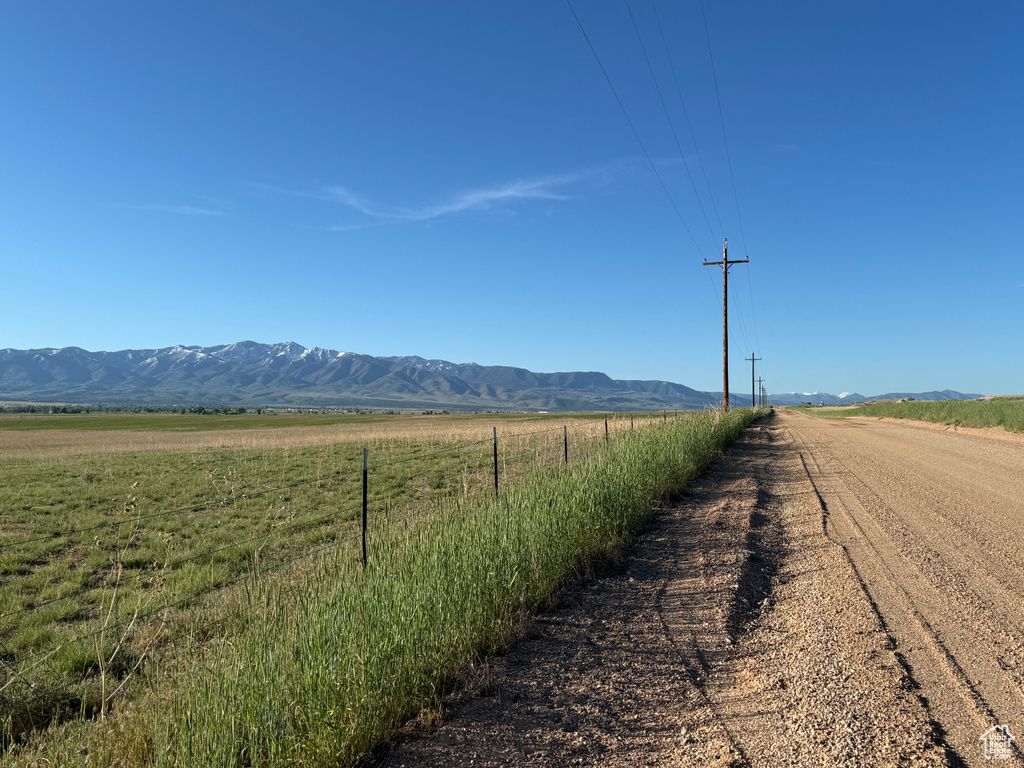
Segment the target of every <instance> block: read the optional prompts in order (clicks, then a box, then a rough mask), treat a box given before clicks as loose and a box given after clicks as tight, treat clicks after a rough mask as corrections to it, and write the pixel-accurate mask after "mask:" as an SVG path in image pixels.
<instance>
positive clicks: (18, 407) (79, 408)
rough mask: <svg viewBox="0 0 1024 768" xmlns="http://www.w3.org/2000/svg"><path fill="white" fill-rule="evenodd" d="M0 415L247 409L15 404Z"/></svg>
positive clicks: (228, 411)
mask: <svg viewBox="0 0 1024 768" xmlns="http://www.w3.org/2000/svg"><path fill="white" fill-rule="evenodd" d="M255 412H256V413H257V414H262V413H263V409H262V408H257V409H256V411H255ZM0 413H179V414H186V413H196V414H201V415H204V416H212V415H220V416H237V415H239V414H243V413H249V409H248V408H245V407H242V406H239V407H237V408H230V407H227V406H224V407H211V406H205V405H192V406H183V405H45V404H40V405H32V404H30V403H16V404H7V405H0Z"/></svg>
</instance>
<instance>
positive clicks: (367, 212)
mask: <svg viewBox="0 0 1024 768" xmlns="http://www.w3.org/2000/svg"><path fill="white" fill-rule="evenodd" d="M584 176H585V174H581V173H569V174H560V175H555V176H544V177H539V178H533V179H515V180H513V181H508V182H504V183H502V184H496V185H494V186H491V187H482V188H475V189H468V190H465V191H462V192H459V193H457V194H455V195H453V196H451V197H449V198H447V199H445V200H441V201H439V202H434V203H429V204H426V205H420V206H404V205H386V204H382V203H379V202H377V201H374V200H371V199H369V198H367V197H365V196H363V195H360V194H358V193H357V192H354V191H353V190H352V189H350V188H349V187H345V186H342V185H337V184H335V185H323V186H320V187H317V188H313V189H307V190H301V189H298V190H296V189H287V188H282V187H277V186H273V185H268V184H256V185H255V186H256V187H258V188H259V189H262V190H264V191H268V192H274V193H277V194H283V195H288V196H291V197H303V198H307V199H313V200H321V201H324V202H330V203H336V204H338V205H341V206H343V207H345V208H348V209H349V210H351V211H354V212H356V213H358V214H360V215H361V216H363V217H364V220H363V221H362V222H357V223H352V224H344V225H340V226H336V227H332V229H335V230H338V231H349V230H354V229H364V228H366V227H370V226H379V225H381V224H387V223H414V222H425V221H431V220H434V219H440V218H444V217H447V216H456V215H458V214H462V213H468V212H472V211H483V210H492V209H497V208H509V207H511V206H513V205H514V204H516V203H519V202H524V201H529V200H549V201H550V200H569V199H571V195H570V194H569V193H568V191H567V187H569V186H570V185H571V184H573V183H576V182H579V181H581V180H582V179H583V178H584Z"/></svg>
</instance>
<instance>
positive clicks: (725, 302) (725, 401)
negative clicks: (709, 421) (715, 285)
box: [704, 240, 750, 411]
mask: <svg viewBox="0 0 1024 768" xmlns="http://www.w3.org/2000/svg"><path fill="white" fill-rule="evenodd" d="M749 261H750V259H749V258H746V259H736V260H735V261H729V241H728V240H726V241H725V242H724V243H723V244H722V260H721V261H708V260H707V259H705V260H704V266H705V267H715V266H718V265H719V264H721V265H722V410H725V411H728V410H729V267H731V266H732V265H733V264H746V263H747V262H749Z"/></svg>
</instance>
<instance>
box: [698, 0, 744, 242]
mask: <svg viewBox="0 0 1024 768" xmlns="http://www.w3.org/2000/svg"><path fill="white" fill-rule="evenodd" d="M700 14H701V16H702V17H703V18H704V36H705V37H706V38H707V41H708V58H709V59H710V60H711V77H712V79H713V80H714V82H715V97H716V98H717V100H718V117H719V119H720V120H721V122H722V140H723V141H724V142H725V157H726V160H728V162H729V179H730V180H731V181H732V196H733V200H735V201H736V218H737V219H738V220H739V224H740V238H741V239H742V240H743V253H744V255H746V254H747V238H746V235H745V234H744V233H743V217H742V216H741V215H740V198H739V195H738V194H737V193H736V177H735V176H733V173H732V155H731V154H730V152H729V137H728V136H727V135H726V132H725V113H724V112H723V111H722V94H721V93H720V92H719V90H718V75H717V74H716V73H715V57H714V55H713V54H712V53H711V33H710V32H709V31H708V16H707V13H705V11H704V0H700Z"/></svg>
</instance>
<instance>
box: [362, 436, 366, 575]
mask: <svg viewBox="0 0 1024 768" xmlns="http://www.w3.org/2000/svg"><path fill="white" fill-rule="evenodd" d="M366 453H367V451H366V449H365V448H363V568H365V567H366V497H367V493H366V464H367V461H366Z"/></svg>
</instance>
